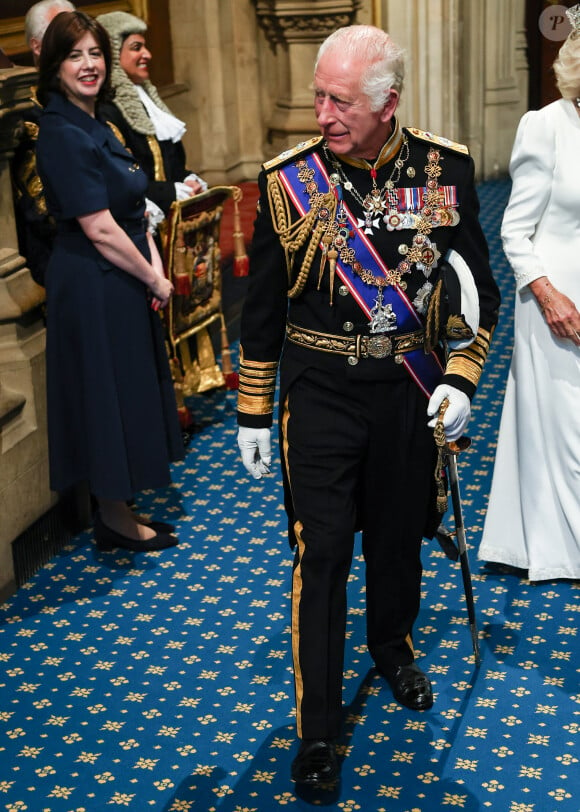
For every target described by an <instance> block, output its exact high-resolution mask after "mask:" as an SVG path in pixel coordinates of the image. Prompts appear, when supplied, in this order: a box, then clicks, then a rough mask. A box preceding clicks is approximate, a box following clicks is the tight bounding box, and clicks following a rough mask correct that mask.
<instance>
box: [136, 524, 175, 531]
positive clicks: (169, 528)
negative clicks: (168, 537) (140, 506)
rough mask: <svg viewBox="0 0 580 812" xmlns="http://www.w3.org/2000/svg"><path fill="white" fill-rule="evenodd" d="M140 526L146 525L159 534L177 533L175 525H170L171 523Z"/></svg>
mask: <svg viewBox="0 0 580 812" xmlns="http://www.w3.org/2000/svg"><path fill="white" fill-rule="evenodd" d="M139 524H144V525H145V527H150V528H151V530H155V531H156V532H157V533H169V534H171V533H175V525H174V524H169V522H158V521H152V522H139Z"/></svg>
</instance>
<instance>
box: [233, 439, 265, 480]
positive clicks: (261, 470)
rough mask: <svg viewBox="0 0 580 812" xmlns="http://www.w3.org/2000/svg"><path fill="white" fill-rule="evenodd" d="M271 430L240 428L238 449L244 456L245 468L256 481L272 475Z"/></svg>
mask: <svg viewBox="0 0 580 812" xmlns="http://www.w3.org/2000/svg"><path fill="white" fill-rule="evenodd" d="M270 434H271V430H270V429H251V428H248V427H247V426H240V427H239V428H238V448H239V449H240V452H241V454H242V462H243V463H244V468H245V469H246V471H247V472H248V473H249V474H251V475H252V476H253V477H254V479H262V477H263V475H264V474H269V473H270V463H271V462H272V451H271V441H270Z"/></svg>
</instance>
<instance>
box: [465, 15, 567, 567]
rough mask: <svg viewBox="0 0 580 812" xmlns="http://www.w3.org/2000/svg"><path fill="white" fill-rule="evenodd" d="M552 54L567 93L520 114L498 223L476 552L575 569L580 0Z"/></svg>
mask: <svg viewBox="0 0 580 812" xmlns="http://www.w3.org/2000/svg"><path fill="white" fill-rule="evenodd" d="M567 13H568V15H569V18H570V21H571V22H572V26H573V30H572V32H571V34H570V35H569V37H568V38H567V40H566V41H565V43H564V44H563V45H562V47H561V49H560V51H559V54H558V58H557V59H556V62H555V63H554V70H555V72H556V78H557V84H558V89H559V91H560V93H561V95H562V98H561V99H559V100H558V101H555V102H553V103H552V104H549V105H547V106H546V107H544V108H542V109H541V110H537V111H530V112H528V113H526V114H525V115H524V116H523V118H522V120H521V121H520V124H519V128H518V131H517V135H516V139H515V143H514V147H513V152H512V156H511V161H510V174H511V177H512V180H513V187H512V192H511V196H510V200H509V203H508V207H507V209H506V212H505V215H504V219H503V223H502V239H503V246H504V250H505V253H506V256H507V258H508V260H509V262H510V264H511V266H512V269H513V271H514V274H515V281H516V302H515V327H514V329H515V336H514V351H513V357H512V362H511V366H510V371H509V377H508V382H507V389H506V396H505V402H504V406H503V412H502V417H501V423H500V430H499V438H498V447H497V456H496V460H495V468H494V474H493V481H492V487H491V493H490V499H489V506H488V511H487V516H486V521H485V526H484V531H483V538H482V542H481V546H480V548H479V552H478V557H479V558H480V559H482V560H484V561H491V562H497V563H502V564H507V565H510V566H512V567H517V568H520V569H523V570H527V574H528V578H529V580H530V581H543V580H553V579H557V578H568V579H580V312H579V308H580V4H578V5H576V6H574V8H573V9H570V10H569V12H567Z"/></svg>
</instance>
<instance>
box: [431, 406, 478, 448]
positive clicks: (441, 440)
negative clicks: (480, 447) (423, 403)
mask: <svg viewBox="0 0 580 812" xmlns="http://www.w3.org/2000/svg"><path fill="white" fill-rule="evenodd" d="M448 406H449V398H445V399H444V400H443V401H442V402H441V406H440V407H439V413H438V415H437V422H436V423H435V428H434V429H433V437H434V439H435V445H436V446H437V448H440V449H441V450H442V451H443V452H446V453H447V454H459V452H460V451H465V450H466V449H468V448H469V446H470V445H471V438H470V437H466V436H465V435H464V436H463V437H458V438H457V440H449V441H448V440H447V437H446V436H445V428H444V426H443V417H444V415H445V412H446V411H447V407H448Z"/></svg>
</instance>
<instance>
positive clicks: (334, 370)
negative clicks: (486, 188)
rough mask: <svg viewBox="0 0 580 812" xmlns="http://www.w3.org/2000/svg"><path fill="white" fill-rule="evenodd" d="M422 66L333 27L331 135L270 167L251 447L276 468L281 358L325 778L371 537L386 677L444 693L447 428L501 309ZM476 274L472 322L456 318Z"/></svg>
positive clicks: (455, 429) (241, 441) (378, 36)
mask: <svg viewBox="0 0 580 812" xmlns="http://www.w3.org/2000/svg"><path fill="white" fill-rule="evenodd" d="M403 75H404V62H403V53H402V51H401V49H400V48H399V47H398V46H397V45H396V44H395V43H394V42H393V40H392V39H391V38H390V37H389V36H388V35H387V34H386V33H385V32H383V31H381V30H380V29H377V28H374V27H372V26H362V25H355V26H350V27H347V28H343V29H339V30H338V31H336V32H334V34H332V35H331V36H330V37H329V38H328V39H327V40H325V42H324V43H323V44H322V45H321V47H320V50H319V53H318V57H317V61H316V65H315V74H314V108H315V113H316V117H317V122H318V126H319V128H320V131H321V137H318V138H314V139H312V140H310V141H308V142H307V143H303V144H300V145H298V147H296V148H295V149H293V150H289V151H287V152H286V153H283V154H282V155H280V156H278V158H276V159H274V160H272V161H270V162H268V163H266V164H265V165H264V168H263V171H262V172H261V174H260V177H259V185H260V192H261V196H260V201H259V205H258V215H257V219H256V222H255V231H254V237H253V244H252V249H253V250H252V257H251V271H250V283H249V290H248V295H247V299H246V302H245V305H244V310H243V315H242V324H241V349H240V352H241V358H240V387H239V401H238V423H239V434H238V445H239V447H240V450H241V454H242V460H243V462H244V465H245V467H246V469H247V470H248V472H249V473H250V474H252V475H253V476H254V477H256V478H260V477H261V476H262V475H263V474H265V473H267V472H269V470H270V463H271V459H270V457H271V452H270V430H271V429H270V427H271V425H272V414H273V408H274V402H273V400H274V392H275V382H276V375H277V371H278V367H280V411H279V426H280V449H281V457H282V469H283V480H284V486H285V500H286V509H287V513H288V520H289V522H288V524H289V538H290V543H291V546H292V547H293V548H294V551H295V559H294V568H293V577H292V613H291V617H292V657H293V665H294V678H295V693H296V718H297V732H298V736H299V738H300V739H301V744H300V747H299V750H298V753H297V755H296V757H295V759H294V761H293V764H292V778H293V779H294V780H295V781H296V782H298V783H301V784H306V785H311V786H314V787H329V786H333V785H334V786H335V785H336V783H337V781H338V778H339V766H338V762H337V756H336V740H337V738H338V736H339V735H340V730H341V715H342V676H343V655H344V639H345V627H346V585H347V578H348V574H349V570H350V565H351V558H352V553H353V537H354V533H355V531H357V530H361V531H362V545H363V553H364V557H365V562H366V618H367V620H366V626H367V645H368V648H369V652H370V654H371V656H372V658H373V660H374V662H375V665H376V668H377V670H378V671H379V673H380V674H381V675H382V676H383V677H384V678H385V680H386V681H387V683H388V684H389V686H390V688H391V690H392V691H393V695H394V697H395V699H396V700H397V701H398V702H399V703H401V704H402V705H404V706H405V707H407V708H410V709H412V710H418V711H423V710H427V709H428V708H430V707H431V705H432V703H433V694H432V688H431V683H430V681H429V679H428V677H427V676H426V674H424V673H423V671H422V670H421V669H420V668H419V666H418V665H417V664H416V663H415V658H414V651H413V643H412V635H413V624H414V622H415V620H416V618H417V614H418V612H419V602H420V584H421V575H422V569H421V559H420V548H421V543H422V538H423V537H428V538H430V537H432V535H433V534H434V531H435V530H436V529H437V526H438V523H439V519H440V516H439V515H438V513H437V510H436V491H437V487H436V481H435V476H434V472H435V470H436V467H437V466H436V458H437V447H436V445H435V442H434V438H433V427H434V425H435V421H436V419H437V417H438V414H439V411H440V407H441V405H442V404H443V403H444V402H445V405H446V406H447V408H446V411H444V414H443V416H442V421H443V427H444V429H445V434H446V438H447V440H448V441H452V440H455V439H457V438H458V437H459V436H460V435H461V434H462V432H463V430H464V428H465V426H466V424H467V421H468V419H469V414H470V399H471V398H472V397H473V395H474V393H475V389H476V386H477V383H478V380H479V377H480V374H481V370H482V366H483V363H484V361H485V358H486V355H487V351H488V348H489V342H490V339H491V335H492V332H493V329H494V326H495V323H496V320H497V311H498V307H499V292H498V289H497V286H496V284H495V282H494V279H493V276H492V273H491V269H490V266H489V259H488V250H487V245H486V241H485V238H484V236H483V233H482V230H481V227H480V224H479V221H478V210H479V204H478V200H477V195H476V191H475V187H474V166H473V161H472V159H471V158H470V157H469V155H468V153H467V149H466V148H465V147H463V146H461V145H459V144H455V143H452V142H450V141H448V140H447V139H443V138H439V137H437V136H433V135H431V134H429V133H425V132H422V131H419V130H417V129H402V128H401V127H400V125H399V122H398V121H397V119H396V118H395V110H396V108H397V104H398V101H399V96H400V93H401V89H402V84H403ZM458 280H459V282H460V283H461V287H462V289H463V290H465V291H467V294H466V296H465V297H464V298H463V301H464V303H465V311H469V314H468V313H467V312H455V313H452V312H449V311H450V307H449V301H450V300H452V299H453V295H452V293H451V291H452V290H453V289H455V288H456V284H454V283H457V281H458ZM451 309H453V308H451ZM474 309H475V314H474V312H473V311H474Z"/></svg>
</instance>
